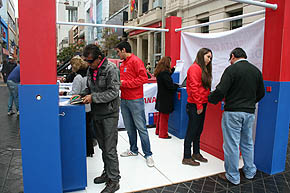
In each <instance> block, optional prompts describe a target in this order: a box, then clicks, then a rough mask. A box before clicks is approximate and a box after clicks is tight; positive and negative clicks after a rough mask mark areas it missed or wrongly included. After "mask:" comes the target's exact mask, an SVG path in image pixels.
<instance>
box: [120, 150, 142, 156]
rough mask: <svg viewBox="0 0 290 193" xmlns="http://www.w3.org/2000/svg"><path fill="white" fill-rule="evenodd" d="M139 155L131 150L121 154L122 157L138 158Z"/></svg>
mask: <svg viewBox="0 0 290 193" xmlns="http://www.w3.org/2000/svg"><path fill="white" fill-rule="evenodd" d="M137 155H138V154H137V153H134V152H132V151H130V150H129V149H127V151H125V152H123V153H121V154H120V156H121V157H130V156H137Z"/></svg>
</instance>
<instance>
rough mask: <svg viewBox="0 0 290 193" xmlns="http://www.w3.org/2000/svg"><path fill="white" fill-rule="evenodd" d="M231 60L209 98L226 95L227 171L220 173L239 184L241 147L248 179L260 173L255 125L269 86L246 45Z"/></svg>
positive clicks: (236, 49) (235, 52)
mask: <svg viewBox="0 0 290 193" xmlns="http://www.w3.org/2000/svg"><path fill="white" fill-rule="evenodd" d="M229 61H230V64H231V65H230V66H229V67H227V68H226V69H225V71H224V73H223V75H222V77H221V80H220V82H219V84H218V85H217V86H216V89H215V90H214V91H213V92H212V93H211V94H210V95H209V96H208V101H209V102H210V103H213V104H217V103H218V102H219V101H221V100H223V98H225V106H224V108H225V111H224V113H223V118H222V129H223V140H224V143H223V150H224V158H225V165H224V166H225V170H226V173H222V174H219V177H220V178H222V179H223V180H225V181H229V182H231V183H232V184H235V185H237V184H239V183H240V172H239V156H240V149H241V152H242V157H243V161H244V166H243V168H242V170H241V172H242V173H244V176H245V177H246V178H247V179H253V178H254V177H255V175H256V171H257V168H256V166H255V164H254V143H253V137H252V129H253V124H254V121H255V110H256V103H257V102H259V101H260V100H261V99H262V98H263V97H264V95H265V88H264V81H263V76H262V73H261V71H260V70H259V69H258V68H257V67H255V66H254V65H253V64H251V63H250V62H248V60H247V54H246V52H245V51H244V50H243V49H242V48H235V49H234V50H233V51H232V52H231V53H230V59H229ZM239 148H240V149H239Z"/></svg>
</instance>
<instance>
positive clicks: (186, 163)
mask: <svg viewBox="0 0 290 193" xmlns="http://www.w3.org/2000/svg"><path fill="white" fill-rule="evenodd" d="M182 164H184V165H190V166H199V165H200V163H199V162H196V161H194V160H193V159H192V158H188V159H185V158H183V160H182Z"/></svg>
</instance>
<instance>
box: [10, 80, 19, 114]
mask: <svg viewBox="0 0 290 193" xmlns="http://www.w3.org/2000/svg"><path fill="white" fill-rule="evenodd" d="M7 87H8V90H9V99H8V112H9V111H11V110H12V105H13V102H14V104H15V107H16V110H17V111H18V110H19V102H18V83H15V82H13V81H12V80H7Z"/></svg>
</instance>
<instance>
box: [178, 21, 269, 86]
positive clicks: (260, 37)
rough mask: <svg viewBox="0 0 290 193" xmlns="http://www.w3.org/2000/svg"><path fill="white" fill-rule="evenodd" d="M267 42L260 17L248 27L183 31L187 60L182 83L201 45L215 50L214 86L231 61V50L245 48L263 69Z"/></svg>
mask: <svg viewBox="0 0 290 193" xmlns="http://www.w3.org/2000/svg"><path fill="white" fill-rule="evenodd" d="M263 46H264V19H260V20H258V21H256V22H254V23H252V24H249V25H247V26H245V27H241V28H238V29H235V30H231V31H226V32H219V33H206V34H205V33H188V32H182V33H181V49H180V60H183V61H184V65H183V69H182V70H181V72H180V80H179V82H180V83H182V82H183V81H184V79H185V78H186V73H187V70H188V68H189V67H190V66H191V65H192V64H193V62H194V60H195V57H196V54H197V52H198V50H199V49H200V48H204V47H205V48H209V49H211V50H212V52H213V62H212V64H213V69H212V75H213V83H212V90H214V89H215V87H216V85H217V84H218V83H219V81H220V78H221V76H222V73H223V72H224V70H225V69H226V67H227V66H228V65H230V64H229V57H230V52H231V51H232V50H233V49H234V48H236V47H241V48H243V49H244V50H245V51H246V53H247V55H248V60H249V62H251V63H252V64H254V65H256V66H257V67H258V68H259V69H260V70H262V62H263Z"/></svg>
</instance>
